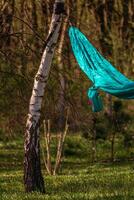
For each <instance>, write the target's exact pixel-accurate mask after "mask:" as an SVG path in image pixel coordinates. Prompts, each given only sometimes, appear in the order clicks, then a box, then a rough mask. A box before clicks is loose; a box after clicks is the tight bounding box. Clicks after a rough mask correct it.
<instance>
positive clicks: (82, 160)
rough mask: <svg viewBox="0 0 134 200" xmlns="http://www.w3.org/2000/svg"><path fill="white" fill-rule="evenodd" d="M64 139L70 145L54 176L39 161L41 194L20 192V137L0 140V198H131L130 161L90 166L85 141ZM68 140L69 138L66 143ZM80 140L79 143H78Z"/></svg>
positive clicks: (132, 171) (132, 177)
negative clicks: (43, 187)
mask: <svg viewBox="0 0 134 200" xmlns="http://www.w3.org/2000/svg"><path fill="white" fill-rule="evenodd" d="M67 140H69V143H68V142H67V143H66V145H65V148H66V149H68V148H70V152H69V155H68V154H67V155H66V158H65V160H64V163H63V165H62V170H61V171H60V174H59V175H58V176H48V175H47V174H46V171H45V169H44V164H43V163H42V168H43V174H44V178H45V185H46V194H45V195H43V194H40V193H37V192H34V193H31V194H26V193H25V192H24V187H23V170H22V169H23V141H22V139H21V138H19V139H18V140H15V141H11V142H8V143H7V142H6V143H3V142H1V143H0V200H25V199H26V200H27V199H29V200H38V199H39V200H41V199H44V200H88V199H89V200H90V199H91V200H133V199H134V164H133V162H120V163H114V164H110V163H108V162H105V163H96V164H94V165H92V164H91V163H89V160H88V158H87V155H88V152H85V151H86V147H85V146H86V145H87V144H85V145H84V143H85V140H84V139H82V138H81V137H80V136H74V137H72V139H71V138H68V139H67ZM70 140H73V141H71V142H70ZM80 141H81V144H79V142H80ZM75 142H76V143H75ZM68 146H69V147H68ZM75 151H76V152H75ZM67 152H68V151H67ZM67 152H66V153H67ZM84 152H85V154H84ZM82 155H83V156H82ZM103 156H104V155H103Z"/></svg>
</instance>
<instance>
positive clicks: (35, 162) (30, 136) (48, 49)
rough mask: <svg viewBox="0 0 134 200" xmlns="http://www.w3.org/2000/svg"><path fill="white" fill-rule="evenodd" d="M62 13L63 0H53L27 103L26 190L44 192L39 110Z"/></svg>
mask: <svg viewBox="0 0 134 200" xmlns="http://www.w3.org/2000/svg"><path fill="white" fill-rule="evenodd" d="M63 14H64V0H55V4H54V10H53V16H52V21H51V25H50V31H49V36H48V38H47V42H46V44H45V50H44V53H43V56H42V59H41V63H40V66H39V69H38V72H37V74H36V76H35V80H34V87H33V91H32V96H31V99H30V104H29V114H28V118H27V125H26V132H25V144H24V150H25V157H24V185H25V191H26V192H31V191H40V192H43V193H44V192H45V188H44V180H43V176H42V173H41V164H40V144H39V123H40V110H41V104H42V99H43V95H44V90H45V86H46V83H47V80H48V76H49V71H50V66H51V62H52V58H53V54H54V50H55V45H56V42H57V39H58V36H59V30H60V27H61V21H62V16H63Z"/></svg>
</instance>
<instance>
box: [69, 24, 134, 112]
mask: <svg viewBox="0 0 134 200" xmlns="http://www.w3.org/2000/svg"><path fill="white" fill-rule="evenodd" d="M69 37H70V41H71V46H72V50H73V53H74V55H75V58H76V60H77V62H78V64H79V66H80V68H81V69H82V71H84V72H85V74H86V75H87V77H88V78H89V79H90V80H91V81H92V82H93V87H91V88H89V90H88V97H89V99H90V100H91V101H92V104H93V111H94V112H99V111H100V110H102V107H103V106H102V102H101V99H100V97H99V93H98V90H99V89H101V90H103V91H104V92H106V93H109V94H111V95H114V96H116V97H119V98H122V99H134V81H131V80H129V79H128V78H127V77H125V76H124V75H123V74H121V73H120V72H119V71H118V70H117V69H115V68H114V67H113V66H112V64H111V63H110V62H108V61H107V60H106V59H105V58H104V57H103V56H102V55H101V54H100V53H99V52H98V51H97V49H96V48H95V47H94V46H93V45H92V44H91V43H90V41H89V40H88V39H87V38H86V37H85V35H84V34H83V33H81V32H80V30H79V29H78V28H76V27H73V26H71V27H70V28H69Z"/></svg>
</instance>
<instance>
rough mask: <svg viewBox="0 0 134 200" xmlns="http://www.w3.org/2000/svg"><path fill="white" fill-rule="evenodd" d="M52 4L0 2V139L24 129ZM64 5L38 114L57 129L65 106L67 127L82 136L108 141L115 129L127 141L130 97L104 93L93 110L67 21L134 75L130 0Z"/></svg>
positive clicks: (133, 14) (132, 5)
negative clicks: (124, 98) (99, 108)
mask: <svg viewBox="0 0 134 200" xmlns="http://www.w3.org/2000/svg"><path fill="white" fill-rule="evenodd" d="M53 3H54V1H52V0H47V1H46V0H40V1H39V0H28V1H26V0H17V1H15V0H10V1H9V0H2V1H1V2H0V55H1V56H0V97H1V98H0V139H1V140H3V139H4V140H8V139H10V138H14V137H15V136H16V135H23V133H24V129H25V124H26V117H27V113H28V105H29V99H30V96H31V92H32V87H33V80H34V76H35V74H36V72H37V69H38V66H39V64H40V60H41V56H42V52H43V50H44V45H45V41H46V38H47V35H48V30H49V25H50V21H51V15H52V9H53ZM65 9H66V12H67V15H65V17H64V22H63V25H62V29H61V33H60V37H59V42H58V44H57V48H56V52H55V57H54V60H53V63H52V68H51V72H50V75H49V80H48V83H47V88H46V90H45V95H44V101H43V106H42V110H41V118H42V120H44V119H45V120H47V119H50V120H51V122H52V127H53V131H54V132H56V131H58V130H59V129H63V128H64V124H65V120H66V112H67V110H68V109H69V120H68V123H69V130H70V132H73V133H74V132H79V131H81V132H82V133H83V135H84V137H90V138H91V139H93V140H96V139H98V138H99V139H110V141H111V143H112V142H113V140H114V138H115V133H119V134H121V135H122V136H123V138H124V143H125V142H126V143H125V144H126V145H127V146H129V145H130V144H131V143H132V142H133V137H134V136H133V131H134V126H133V114H134V111H133V110H134V102H133V101H122V100H119V99H116V98H113V97H109V96H107V95H106V94H105V93H102V94H101V95H102V96H103V103H104V110H103V112H101V113H99V114H96V115H93V114H92V110H91V106H89V105H88V99H87V89H88V88H89V86H90V85H91V82H90V81H89V80H88V79H87V77H86V76H85V75H84V74H83V73H82V72H81V70H80V69H79V67H78V64H77V63H76V61H75V59H74V56H73V54H72V50H71V45H70V44H69V43H70V42H69V38H68V26H69V25H70V23H71V24H72V25H74V26H76V27H78V28H80V30H81V31H82V32H83V33H84V34H85V35H86V36H87V37H88V38H89V40H90V41H91V42H92V44H93V45H94V46H95V47H96V48H97V49H98V50H99V51H100V52H101V53H102V54H103V55H104V57H106V58H107V59H108V60H109V61H111V63H112V64H113V65H114V66H116V68H117V69H119V70H120V71H121V72H122V73H124V74H125V75H126V76H127V77H129V78H130V79H132V80H133V77H134V34H133V33H134V1H133V0H90V1H88V0H77V1H73V0H70V1H67V3H66V8H65ZM111 110H112V112H111ZM111 115H112V116H111ZM111 120H112V123H111ZM41 124H43V123H41ZM42 126H43V125H41V128H42ZM93 130H95V131H93Z"/></svg>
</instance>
